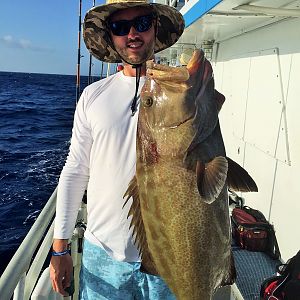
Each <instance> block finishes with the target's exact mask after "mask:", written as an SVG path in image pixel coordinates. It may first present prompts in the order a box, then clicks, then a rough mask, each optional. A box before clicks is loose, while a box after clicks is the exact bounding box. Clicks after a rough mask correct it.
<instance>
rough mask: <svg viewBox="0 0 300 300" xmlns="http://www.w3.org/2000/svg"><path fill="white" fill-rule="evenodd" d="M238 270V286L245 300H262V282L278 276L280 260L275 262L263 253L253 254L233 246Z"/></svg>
mask: <svg viewBox="0 0 300 300" xmlns="http://www.w3.org/2000/svg"><path fill="white" fill-rule="evenodd" d="M232 250H233V255H234V259H235V266H236V270H237V280H236V285H237V287H238V288H239V290H240V292H241V294H242V295H243V297H244V299H245V300H256V299H258V300H259V299H260V296H259V293H260V287H261V284H262V282H263V281H264V280H265V279H266V278H269V277H271V276H274V275H275V274H276V266H277V265H280V264H281V262H280V261H279V260H274V259H272V258H271V257H269V256H268V255H267V254H265V253H263V252H252V251H247V250H243V249H241V248H239V247H238V246H235V245H233V246H232Z"/></svg>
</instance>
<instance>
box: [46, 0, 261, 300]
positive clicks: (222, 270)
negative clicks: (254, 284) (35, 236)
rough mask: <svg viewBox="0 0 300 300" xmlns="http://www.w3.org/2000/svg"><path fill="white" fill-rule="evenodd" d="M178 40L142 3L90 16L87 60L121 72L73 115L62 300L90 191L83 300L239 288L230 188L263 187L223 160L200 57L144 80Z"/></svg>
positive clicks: (61, 227) (167, 18) (57, 237)
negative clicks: (71, 246) (72, 241)
mask: <svg viewBox="0 0 300 300" xmlns="http://www.w3.org/2000/svg"><path fill="white" fill-rule="evenodd" d="M183 30H184V21H183V17H182V15H181V14H180V13H179V12H178V11H177V10H176V9H175V8H173V7H170V6H167V5H163V4H157V3H153V4H148V3H147V2H145V0H110V1H109V3H107V4H105V5H101V6H98V7H95V8H93V9H91V10H90V11H89V12H88V13H87V14H86V16H85V21H84V34H83V35H84V41H85V43H86V46H87V48H88V50H89V51H90V52H91V53H92V54H93V55H94V56H95V57H96V58H98V59H100V60H102V61H106V62H120V61H122V63H123V65H124V69H123V71H122V72H118V73H116V74H114V75H112V76H110V77H108V78H105V79H103V80H100V81H98V82H95V83H93V84H91V85H90V86H88V87H87V88H86V89H85V90H84V91H83V93H82V96H81V98H80V100H79V102H78V105H77V108H76V112H75V117H74V125H73V132H72V139H71V145H70V152H69V155H68V158H67V161H66V164H65V166H64V168H63V170H62V173H61V176H60V180H59V185H58V196H57V210H56V221H55V230H54V242H53V252H52V254H53V256H52V259H51V264H50V275H51V280H52V285H53V288H54V290H55V291H57V292H59V293H61V294H62V295H67V294H68V293H67V292H66V291H65V288H67V287H68V286H69V285H70V277H71V272H72V260H71V257H70V255H69V254H68V251H67V243H68V239H69V238H70V237H71V235H72V231H73V228H74V225H75V221H76V216H77V212H78V209H79V207H80V203H81V199H82V196H83V194H84V191H85V190H86V189H87V211H88V222H87V229H86V232H85V240H84V248H83V258H82V266H81V274H80V296H79V298H80V299H85V300H86V299H92V300H97V299H109V300H116V299H125V300H127V299H153V300H154V299H162V300H165V299H189V300H196V299H199V300H206V299H211V297H212V294H213V293H214V291H215V290H216V289H217V288H218V287H219V286H220V285H225V284H230V283H232V281H233V277H234V266H233V260H232V257H231V251H230V230H229V213H228V199H227V185H229V186H231V187H233V188H235V189H237V190H244V191H246V190H255V189H256V186H255V183H254V182H253V181H252V179H251V178H250V177H249V175H248V174H247V172H246V171H244V170H243V169H242V168H241V167H240V166H238V165H237V164H236V163H234V162H233V161H231V160H230V159H229V158H227V157H226V155H225V149H224V145H223V140H222V136H221V131H220V127H219V122H218V112H219V110H220V108H221V105H222V100H223V98H222V95H220V94H219V93H218V92H217V91H215V89H214V82H213V77H212V70H211V66H210V64H209V62H208V61H207V60H206V59H205V58H204V56H203V53H202V52H201V51H198V52H197V51H196V52H195V53H194V55H193V57H192V59H191V61H190V63H189V64H188V65H187V67H181V68H172V67H167V66H161V65H157V64H155V63H153V62H152V63H150V64H149V65H148V68H147V77H146V76H145V75H146V61H148V60H150V59H152V58H153V56H154V53H157V52H159V51H161V50H163V49H166V48H168V47H170V46H171V45H173V44H174V43H175V42H176V41H177V40H178V38H179V37H180V35H181V34H182V32H183ZM142 86H143V89H142ZM141 89H142V91H141ZM125 195H126V196H125ZM125 198H126V200H125Z"/></svg>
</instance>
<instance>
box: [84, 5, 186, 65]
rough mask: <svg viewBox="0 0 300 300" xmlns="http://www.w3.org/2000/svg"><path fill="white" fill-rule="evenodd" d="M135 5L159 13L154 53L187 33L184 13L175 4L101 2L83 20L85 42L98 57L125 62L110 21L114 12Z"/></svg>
mask: <svg viewBox="0 0 300 300" xmlns="http://www.w3.org/2000/svg"><path fill="white" fill-rule="evenodd" d="M131 7H149V8H150V9H153V11H155V12H156V14H157V17H158V20H157V35H156V42H155V48H154V53H157V52H159V51H162V50H164V49H166V48H168V47H170V46H172V45H173V44H175V43H176V42H177V41H178V39H179V37H180V36H181V34H182V33H183V30H184V19H183V16H182V14H181V13H180V12H179V11H177V10H176V8H174V7H171V6H168V5H164V4H159V3H145V2H138V1H136V2H119V3H113V4H104V5H100V6H97V7H94V8H92V9H91V10H89V11H88V12H87V14H86V16H85V18H84V23H83V39H84V42H85V45H86V47H87V49H88V50H89V52H90V53H91V54H92V55H93V56H95V57H96V58H97V59H99V60H101V61H105V62H110V63H117V62H121V57H120V56H119V54H118V53H117V52H116V51H115V49H114V46H113V44H112V42H111V39H110V34H109V31H108V29H107V26H106V22H107V19H108V18H109V17H110V16H111V14H113V13H114V12H116V11H119V10H121V9H126V8H131Z"/></svg>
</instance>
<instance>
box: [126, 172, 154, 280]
mask: <svg viewBox="0 0 300 300" xmlns="http://www.w3.org/2000/svg"><path fill="white" fill-rule="evenodd" d="M131 197H132V204H131V207H130V209H129V212H128V216H127V217H129V216H132V219H131V223H130V228H131V227H133V237H134V243H135V245H136V246H137V248H138V250H139V254H140V256H141V259H142V263H141V265H142V266H141V269H142V270H143V271H144V272H146V273H149V274H152V275H158V272H157V270H156V268H155V264H154V262H153V259H152V256H151V254H150V251H149V248H148V243H147V238H146V232H145V227H144V223H143V218H142V213H141V207H140V199H139V191H138V186H137V181H136V177H135V176H134V177H133V178H132V180H131V181H130V183H129V186H128V189H127V191H126V193H125V195H124V198H125V203H124V205H123V207H124V206H125V205H126V204H127V203H128V200H129V199H130V198H131Z"/></svg>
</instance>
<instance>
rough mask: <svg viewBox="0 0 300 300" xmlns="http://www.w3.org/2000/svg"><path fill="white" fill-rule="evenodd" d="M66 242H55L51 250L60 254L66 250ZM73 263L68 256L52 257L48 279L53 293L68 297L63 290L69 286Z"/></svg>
mask: <svg viewBox="0 0 300 300" xmlns="http://www.w3.org/2000/svg"><path fill="white" fill-rule="evenodd" d="M67 242H68V241H67V240H55V241H54V243H53V250H54V251H56V252H61V251H64V250H65V249H67ZM72 271H73V261H72V258H71V256H70V255H69V254H65V255H62V256H52V258H51V261H50V278H51V281H52V287H53V289H54V291H56V292H58V293H60V294H61V295H63V296H69V295H68V293H67V292H66V291H65V288H67V287H69V286H70V285H71V276H72Z"/></svg>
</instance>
